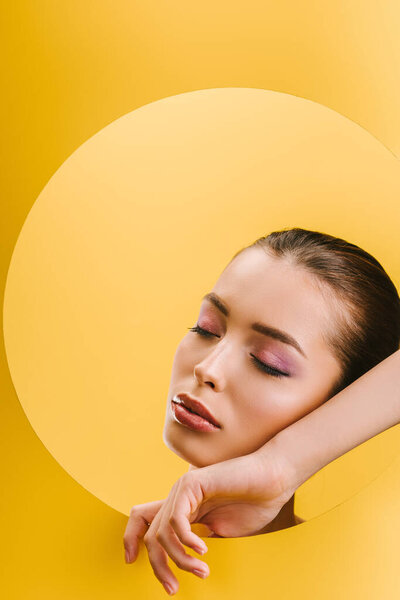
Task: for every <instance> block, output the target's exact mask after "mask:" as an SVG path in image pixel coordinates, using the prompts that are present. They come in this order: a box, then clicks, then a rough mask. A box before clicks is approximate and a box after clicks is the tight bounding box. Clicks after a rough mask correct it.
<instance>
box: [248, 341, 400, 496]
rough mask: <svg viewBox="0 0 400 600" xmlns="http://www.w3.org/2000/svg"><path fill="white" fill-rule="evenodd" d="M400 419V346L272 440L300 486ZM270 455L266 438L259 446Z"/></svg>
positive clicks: (292, 481)
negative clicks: (329, 464)
mask: <svg viewBox="0 0 400 600" xmlns="http://www.w3.org/2000/svg"><path fill="white" fill-rule="evenodd" d="M399 422H400V350H397V351H396V352H394V354H391V355H390V356H389V357H388V358H386V359H385V360H383V361H382V362H380V363H379V364H378V365H376V366H375V367H374V368H373V369H371V370H370V371H368V372H367V373H365V374H364V375H363V376H362V377H360V378H359V379H357V380H356V381H354V382H353V383H352V384H351V385H349V386H348V387H346V388H345V389H344V390H342V391H341V392H339V393H338V394H336V396H333V397H332V398H330V399H329V400H328V401H327V402H325V403H324V404H322V405H321V406H319V407H318V408H316V409H315V410H314V411H312V412H311V413H309V414H308V415H306V416H304V417H303V418H301V419H300V420H298V421H296V422H295V423H293V424H292V425H290V426H289V427H287V428H286V429H284V430H282V431H281V432H279V433H278V434H277V435H276V436H275V437H274V438H273V440H271V442H273V444H274V445H275V452H277V453H278V455H279V456H280V457H281V459H282V460H284V461H285V463H286V465H285V467H284V471H285V472H286V476H287V478H288V479H287V481H288V485H289V486H290V487H291V488H293V490H296V489H297V488H298V487H299V486H300V485H301V484H302V483H304V482H305V481H306V480H307V479H309V477H311V476H312V475H313V474H314V473H316V472H317V471H319V470H320V469H322V467H324V466H325V465H327V464H328V463H330V462H331V461H333V460H335V459H336V458H338V457H339V456H341V455H342V454H345V453H346V452H348V451H349V450H351V449H352V448H354V447H356V446H358V445H359V444H362V443H363V442H365V441H366V440H368V439H370V438H372V437H374V436H375V435H378V434H379V433H381V432H382V431H385V430H386V429H389V427H392V426H394V425H396V424H398V423H399ZM258 452H260V453H261V454H264V453H265V459H266V460H268V458H269V448H268V443H267V444H265V446H263V447H262V448H260V449H259V450H258Z"/></svg>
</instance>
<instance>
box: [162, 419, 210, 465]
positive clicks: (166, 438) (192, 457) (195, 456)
mask: <svg viewBox="0 0 400 600" xmlns="http://www.w3.org/2000/svg"><path fill="white" fill-rule="evenodd" d="M163 442H164V444H165V445H166V446H167V448H169V449H170V450H171V451H172V452H173V453H174V454H176V455H177V456H179V458H182V459H183V460H184V461H186V462H187V463H189V464H190V465H192V466H193V467H198V468H201V467H207V466H208V465H212V464H214V463H215V462H216V461H215V460H207V457H206V456H205V455H204V452H203V451H197V452H196V449H195V448H194V447H193V446H194V444H193V443H192V442H191V441H190V440H183V439H182V436H181V435H179V432H176V431H175V432H173V433H171V430H170V428H169V427H168V426H165V427H164V431H163Z"/></svg>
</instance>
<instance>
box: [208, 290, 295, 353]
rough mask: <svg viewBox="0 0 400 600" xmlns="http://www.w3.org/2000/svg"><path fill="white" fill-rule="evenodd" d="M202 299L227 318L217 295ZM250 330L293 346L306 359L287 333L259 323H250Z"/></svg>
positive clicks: (211, 293) (224, 308)
mask: <svg viewBox="0 0 400 600" xmlns="http://www.w3.org/2000/svg"><path fill="white" fill-rule="evenodd" d="M202 299H203V300H209V301H210V302H212V303H213V304H214V306H215V307H216V308H218V310H219V311H220V312H222V314H223V315H225V316H226V317H229V314H230V312H229V308H228V307H227V305H226V304H225V302H223V301H222V299H221V298H220V297H219V296H217V294H215V293H214V292H210V293H208V294H206V295H205V296H203V298H202ZM251 329H253V330H254V331H258V332H259V333H262V334H263V335H266V336H268V337H272V338H274V339H275V340H279V341H280V342H283V343H284V344H289V345H290V346H293V348H295V349H296V350H297V352H299V353H300V354H301V355H302V356H304V358H307V355H306V353H305V352H304V350H303V349H302V347H301V346H300V344H299V343H298V342H297V341H296V340H295V339H294V337H292V336H291V335H289V334H288V333H285V332H284V331H282V330H281V329H276V328H275V327H270V326H269V325H264V324H263V323H260V322H256V323H252V324H251Z"/></svg>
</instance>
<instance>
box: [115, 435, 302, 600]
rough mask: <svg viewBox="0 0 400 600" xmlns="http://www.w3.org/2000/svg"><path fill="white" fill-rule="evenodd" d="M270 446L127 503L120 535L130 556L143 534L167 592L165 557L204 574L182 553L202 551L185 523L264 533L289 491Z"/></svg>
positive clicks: (228, 532) (226, 532) (202, 566)
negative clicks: (152, 497) (164, 493)
mask: <svg viewBox="0 0 400 600" xmlns="http://www.w3.org/2000/svg"><path fill="white" fill-rule="evenodd" d="M273 448H274V445H273V443H271V442H269V446H268V449H269V451H268V452H266V451H265V448H264V452H263V453H260V452H258V451H257V452H254V453H252V454H249V455H246V456H242V457H238V458H234V459H230V460H227V461H225V462H220V463H216V464H213V465H210V466H207V467H202V468H194V469H192V470H189V472H188V473H185V474H184V475H183V476H182V477H180V478H179V479H178V481H177V482H175V484H174V486H173V487H172V489H171V491H170V493H169V495H168V497H167V498H166V499H165V500H162V501H158V502H150V503H149V504H142V505H138V506H135V507H133V509H132V511H131V516H130V518H129V522H128V526H127V530H126V532H125V536H124V543H125V547H128V548H129V551H132V552H133V555H134V558H133V560H134V559H135V558H136V555H137V549H138V544H139V540H140V538H141V537H143V538H144V543H145V545H146V548H147V551H148V555H149V560H150V563H151V566H152V568H153V570H154V574H155V576H156V577H157V579H158V580H159V581H160V583H162V585H164V587H165V589H166V590H167V591H168V592H169V593H175V592H176V591H177V589H178V586H179V583H178V581H177V579H176V577H175V575H174V574H173V572H172V571H171V569H170V567H169V565H168V562H167V558H168V557H169V558H171V559H172V560H173V561H174V563H175V564H176V565H177V566H178V567H179V568H180V569H183V570H185V571H189V572H192V573H193V574H195V575H197V576H199V577H204V576H207V575H208V573H209V570H208V566H207V564H206V563H204V562H202V561H200V560H199V559H198V558H196V557H194V556H191V555H189V554H188V553H187V552H186V551H185V548H184V546H187V547H189V548H192V549H193V550H195V551H196V552H198V553H200V554H203V553H204V551H205V550H206V548H207V547H206V545H205V543H204V541H203V540H202V539H201V537H199V536H198V535H197V534H196V533H195V532H194V531H193V530H192V529H191V524H193V523H202V524H203V525H206V526H207V529H208V530H209V531H210V532H211V533H212V535H211V536H210V537H241V536H248V535H256V534H258V533H263V532H264V531H266V529H265V528H266V527H268V525H269V523H271V521H272V520H273V519H274V518H275V517H276V516H277V514H278V513H279V511H280V510H281V508H282V507H283V506H284V504H285V503H286V502H287V501H288V500H289V498H290V497H291V495H292V494H293V493H294V489H292V487H291V486H290V485H289V480H288V479H287V472H286V469H285V461H282V460H281V457H280V456H279V454H276V453H275V452H274V451H273ZM149 524H150V525H149ZM263 530H264V531H263ZM130 562H132V561H130ZM196 570H197V571H196Z"/></svg>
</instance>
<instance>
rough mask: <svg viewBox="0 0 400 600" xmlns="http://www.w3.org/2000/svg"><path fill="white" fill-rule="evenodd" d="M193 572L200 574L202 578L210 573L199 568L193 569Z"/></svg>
mask: <svg viewBox="0 0 400 600" xmlns="http://www.w3.org/2000/svg"><path fill="white" fill-rule="evenodd" d="M193 573H194V574H195V575H198V576H199V577H201V578H202V579H205V578H206V577H208V573H205V572H204V571H199V569H193Z"/></svg>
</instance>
